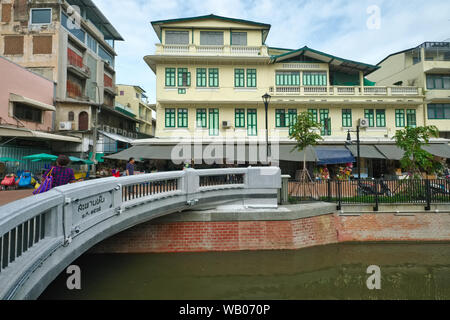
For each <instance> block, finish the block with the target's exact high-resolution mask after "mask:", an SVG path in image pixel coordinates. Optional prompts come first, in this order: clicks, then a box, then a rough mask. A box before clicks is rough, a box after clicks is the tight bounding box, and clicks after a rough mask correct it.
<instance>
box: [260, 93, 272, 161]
mask: <svg viewBox="0 0 450 320" xmlns="http://www.w3.org/2000/svg"><path fill="white" fill-rule="evenodd" d="M271 98H272V96H271V95H270V94H268V93H266V94H265V95H263V96H262V99H263V102H264V106H265V108H266V155H267V164H269V120H268V112H269V102H270V99H271Z"/></svg>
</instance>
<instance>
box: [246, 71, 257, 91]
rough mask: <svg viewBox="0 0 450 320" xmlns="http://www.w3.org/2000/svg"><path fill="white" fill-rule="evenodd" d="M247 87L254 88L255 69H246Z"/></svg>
mask: <svg viewBox="0 0 450 320" xmlns="http://www.w3.org/2000/svg"><path fill="white" fill-rule="evenodd" d="M247 87H249V88H256V69H247Z"/></svg>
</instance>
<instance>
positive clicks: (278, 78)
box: [275, 71, 300, 86]
mask: <svg viewBox="0 0 450 320" xmlns="http://www.w3.org/2000/svg"><path fill="white" fill-rule="evenodd" d="M275 84H276V85H277V86H299V85H300V72H298V71H292V72H291V71H287V72H286V71H278V72H276V74H275Z"/></svg>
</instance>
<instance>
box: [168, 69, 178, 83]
mask: <svg viewBox="0 0 450 320" xmlns="http://www.w3.org/2000/svg"><path fill="white" fill-rule="evenodd" d="M175 78H176V69H175V68H166V87H175V85H176V84H175Z"/></svg>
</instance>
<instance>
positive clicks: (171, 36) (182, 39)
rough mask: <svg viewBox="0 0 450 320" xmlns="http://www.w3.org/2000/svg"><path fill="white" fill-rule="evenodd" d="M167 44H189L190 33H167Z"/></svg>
mask: <svg viewBox="0 0 450 320" xmlns="http://www.w3.org/2000/svg"><path fill="white" fill-rule="evenodd" d="M165 42H166V44H189V31H169V30H167V31H166V38H165Z"/></svg>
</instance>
